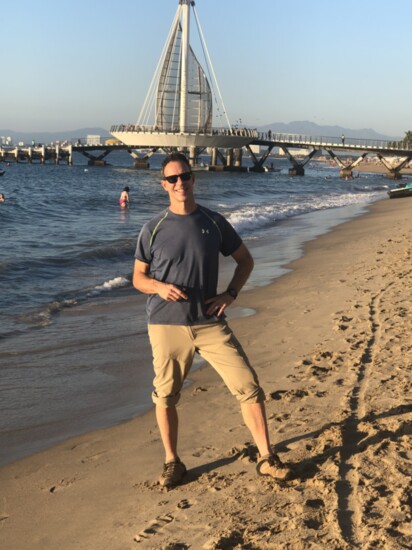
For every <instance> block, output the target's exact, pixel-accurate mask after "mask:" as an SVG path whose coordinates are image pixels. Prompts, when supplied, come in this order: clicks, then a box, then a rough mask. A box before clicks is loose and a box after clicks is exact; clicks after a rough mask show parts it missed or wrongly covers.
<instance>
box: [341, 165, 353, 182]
mask: <svg viewBox="0 0 412 550" xmlns="http://www.w3.org/2000/svg"><path fill="white" fill-rule="evenodd" d="M340 177H341V178H343V179H344V180H346V179H349V180H351V179H352V178H353V172H352V170H351V168H347V167H346V168H342V169H341V171H340Z"/></svg>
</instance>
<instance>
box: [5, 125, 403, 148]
mask: <svg viewBox="0 0 412 550" xmlns="http://www.w3.org/2000/svg"><path fill="white" fill-rule="evenodd" d="M258 129H259V130H260V131H261V132H267V131H268V130H271V131H272V132H274V133H280V134H302V135H305V136H319V137H321V136H325V137H340V136H341V135H342V134H343V135H345V136H346V137H348V138H350V137H351V138H357V139H381V140H389V141H394V140H399V139H402V138H403V137H404V136H386V135H384V134H379V133H378V132H375V130H373V129H372V128H362V129H361V130H353V129H352V128H344V127H342V126H320V125H318V124H315V123H314V122H309V121H307V120H303V121H294V122H289V123H287V124H286V123H284V122H273V123H272V124H266V125H264V126H260V127H259V128H258ZM87 135H98V136H102V137H107V136H110V132H109V130H106V129H105V128H99V127H95V128H79V129H77V130H67V131H61V132H15V131H14V130H0V136H4V137H11V138H12V140H13V143H18V142H19V141H23V142H24V143H31V142H32V140H34V141H35V142H36V143H51V142H52V141H64V140H72V139H76V138H85V137H86V136H87Z"/></svg>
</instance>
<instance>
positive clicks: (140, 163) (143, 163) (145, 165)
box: [133, 158, 150, 170]
mask: <svg viewBox="0 0 412 550" xmlns="http://www.w3.org/2000/svg"><path fill="white" fill-rule="evenodd" d="M133 167H134V168H140V169H141V170H146V169H149V168H150V162H149V161H148V160H147V159H145V158H135V159H134V161H133Z"/></svg>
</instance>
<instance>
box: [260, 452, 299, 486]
mask: <svg viewBox="0 0 412 550" xmlns="http://www.w3.org/2000/svg"><path fill="white" fill-rule="evenodd" d="M256 471H257V473H258V475H260V476H263V477H271V478H273V479H278V480H280V481H285V480H286V479H288V478H289V477H290V476H291V474H292V471H291V469H290V468H289V467H288V466H286V465H285V464H283V462H282V461H281V460H280V458H279V457H278V456H277V455H275V454H271V455H266V456H262V457H261V459H260V460H259V462H258V463H257V466H256Z"/></svg>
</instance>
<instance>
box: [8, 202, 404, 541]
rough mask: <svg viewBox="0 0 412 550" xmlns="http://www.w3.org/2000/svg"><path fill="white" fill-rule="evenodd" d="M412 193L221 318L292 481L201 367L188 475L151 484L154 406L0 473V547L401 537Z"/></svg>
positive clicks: (188, 413) (188, 408)
mask: <svg viewBox="0 0 412 550" xmlns="http://www.w3.org/2000/svg"><path fill="white" fill-rule="evenodd" d="M411 208H412V199H409V198H406V199H402V200H394V201H391V200H389V199H386V200H382V201H380V202H378V203H375V204H373V205H372V207H371V208H370V211H369V212H368V213H367V214H366V215H364V216H361V217H359V218H356V219H354V220H352V221H350V222H347V223H344V224H342V225H340V226H338V227H336V228H335V229H334V230H333V231H331V232H330V233H328V234H326V235H323V236H321V237H319V238H317V239H316V240H314V241H311V242H310V243H309V244H307V246H306V247H305V254H304V257H303V258H301V259H299V260H297V261H295V262H293V263H292V264H290V266H289V267H290V268H291V271H290V272H289V273H287V274H286V275H283V276H282V277H280V278H279V279H277V280H276V281H275V282H274V283H273V284H271V285H270V286H266V287H261V288H257V289H253V290H251V291H247V292H242V293H241V294H240V296H239V298H238V301H237V304H236V305H238V306H242V307H244V308H250V309H252V310H254V311H255V312H256V313H255V315H253V316H248V317H242V318H238V319H235V320H233V321H232V322H231V326H232V327H233V328H234V330H235V332H236V334H237V336H238V337H239V339H240V341H241V342H242V344H243V345H244V347H245V349H246V351H247V352H248V355H249V357H250V359H251V361H252V363H253V365H254V366H255V368H256V371H257V373H258V375H259V377H260V381H261V383H262V385H263V388H264V389H265V391H266V394H267V414H268V422H269V430H270V434H271V438H272V442H273V444H274V445H275V446H276V450H277V451H278V452H279V455H280V456H281V458H282V460H283V461H285V462H286V463H288V464H289V465H290V466H291V467H292V468H293V471H294V477H293V479H292V480H291V481H289V482H287V483H283V484H279V483H276V482H270V481H267V480H264V479H262V478H259V477H257V475H256V474H255V466H256V448H255V447H254V446H253V444H252V443H251V440H250V436H249V433H248V431H247V429H246V428H245V426H244V424H243V422H242V418H241V415H240V411H239V407H238V404H237V402H236V401H235V399H234V398H233V397H232V396H230V394H229V393H228V391H227V389H226V388H225V386H224V385H223V384H222V382H221V381H220V379H219V378H218V376H217V375H216V374H215V373H214V371H213V370H212V369H211V368H210V367H205V368H203V369H201V370H198V371H196V372H195V373H193V375H192V376H191V382H192V383H191V385H190V386H189V387H188V388H187V389H186V390H185V392H184V395H183V398H182V400H181V403H180V405H179V412H180V419H181V420H180V455H181V458H182V460H183V461H184V462H185V464H186V465H187V467H188V469H189V472H188V475H187V477H186V478H185V482H184V484H183V485H181V486H179V487H177V488H175V489H173V490H171V491H166V490H165V489H161V488H160V487H159V486H158V485H157V482H156V480H157V478H158V476H159V474H160V472H161V468H162V460H163V451H162V445H161V442H160V439H159V433H158V430H157V427H156V422H155V418H154V414H153V411H151V412H149V413H147V414H145V415H143V416H141V417H138V418H135V419H134V420H132V421H129V422H127V423H124V424H121V425H119V426H116V427H112V428H109V429H106V430H100V431H96V432H92V433H88V434H85V435H83V436H79V437H75V438H73V439H70V440H68V441H66V442H64V443H62V444H60V445H58V446H56V447H53V448H51V449H49V450H47V451H44V452H41V453H38V454H36V455H33V456H31V457H29V458H26V459H23V460H21V461H19V462H16V463H14V464H11V465H9V466H5V467H3V468H2V469H1V470H0V487H1V510H0V545H1V548H3V549H4V550H21V549H23V548H31V549H38V550H48V549H53V550H54V549H57V548H58V549H60V550H66V549H67V550H74V549H76V550H79V549H85V550H86V549H87V550H105V549H107V550H128V549H149V548H150V549H165V550H166V549H167V550H173V549H174V550H178V549H186V548H193V549H202V548H205V549H209V550H212V549H215V550H217V549H232V548H239V549H243V548H248V549H256V550H258V549H265V548H276V549H277V548H284V549H290V550H299V549H302V550H304V549H308V548H327V549H346V548H348V549H349V548H363V549H366V548H371V549H372V548H374V549H397V548H410V547H411V545H412V512H411V505H412V500H411V493H410V480H411V473H412V467H411V461H412V443H411V433H412V429H411V420H412V392H411V379H412V374H411V359H410V358H411V348H412V336H411V335H412V330H411V328H412V327H411V324H412V323H411V317H410V311H411V295H410V287H411V273H412V267H411V241H410V239H411V235H412V217H411Z"/></svg>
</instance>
